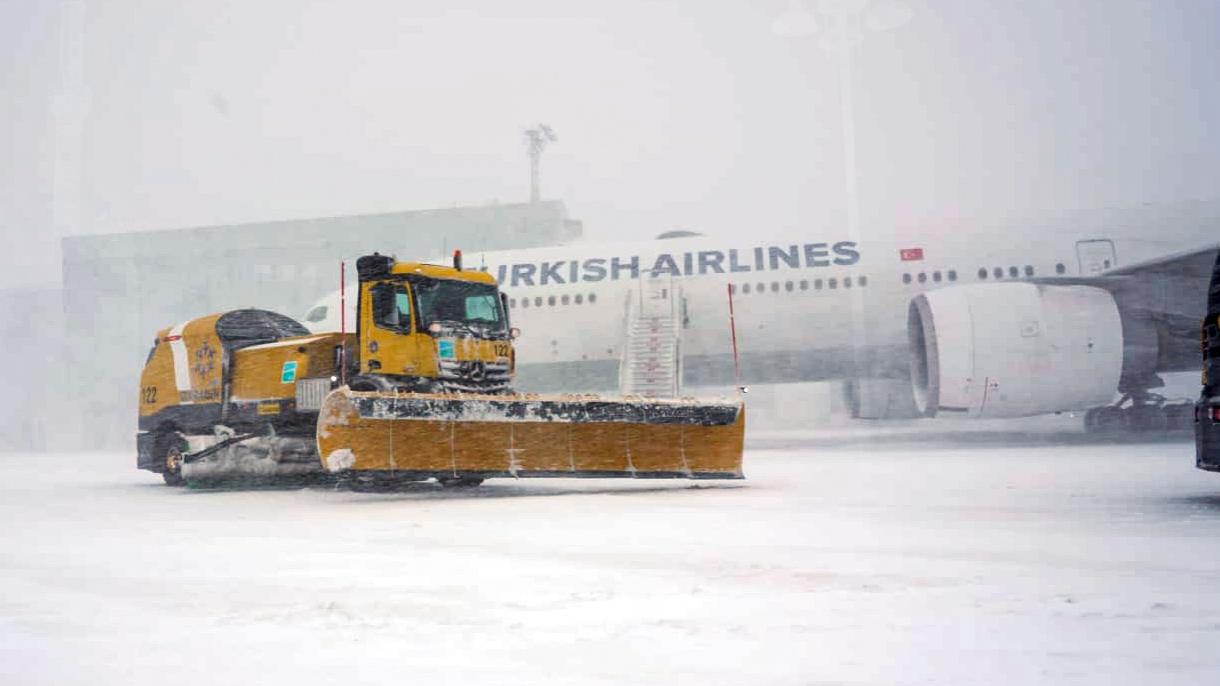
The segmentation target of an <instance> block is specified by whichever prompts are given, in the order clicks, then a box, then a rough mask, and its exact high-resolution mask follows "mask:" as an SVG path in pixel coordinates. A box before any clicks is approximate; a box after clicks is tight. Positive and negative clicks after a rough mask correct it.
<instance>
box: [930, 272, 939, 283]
mask: <svg viewBox="0 0 1220 686" xmlns="http://www.w3.org/2000/svg"><path fill="white" fill-rule="evenodd" d="M932 280H933V281H935V282H936V283H940V272H932Z"/></svg>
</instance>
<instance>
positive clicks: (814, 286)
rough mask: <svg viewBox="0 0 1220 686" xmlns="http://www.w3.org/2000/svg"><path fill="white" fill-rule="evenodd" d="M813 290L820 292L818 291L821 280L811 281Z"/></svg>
mask: <svg viewBox="0 0 1220 686" xmlns="http://www.w3.org/2000/svg"><path fill="white" fill-rule="evenodd" d="M813 289H814V290H815V291H820V290H822V280H821V279H814V280H813Z"/></svg>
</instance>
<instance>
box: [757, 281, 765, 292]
mask: <svg viewBox="0 0 1220 686" xmlns="http://www.w3.org/2000/svg"><path fill="white" fill-rule="evenodd" d="M758 292H759V293H766V292H767V284H765V283H763V282H761V281H760V282H758Z"/></svg>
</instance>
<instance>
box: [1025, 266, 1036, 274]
mask: <svg viewBox="0 0 1220 686" xmlns="http://www.w3.org/2000/svg"><path fill="white" fill-rule="evenodd" d="M1025 275H1026V276H1033V275H1034V268H1033V267H1031V266H1030V265H1028V264H1027V265H1025Z"/></svg>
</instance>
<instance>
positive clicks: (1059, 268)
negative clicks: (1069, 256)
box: [1055, 262, 1067, 274]
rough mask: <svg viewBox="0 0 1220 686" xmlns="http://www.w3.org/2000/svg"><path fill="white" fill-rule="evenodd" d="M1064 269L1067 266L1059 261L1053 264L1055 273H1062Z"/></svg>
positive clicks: (1065, 269)
mask: <svg viewBox="0 0 1220 686" xmlns="http://www.w3.org/2000/svg"><path fill="white" fill-rule="evenodd" d="M1066 271H1067V267H1064V266H1063V263H1062V262H1060V263H1059V264H1057V265H1055V273H1056V274H1062V273H1064V272H1066Z"/></svg>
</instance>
